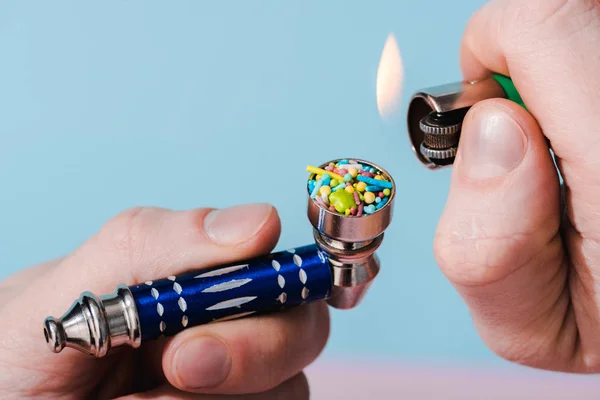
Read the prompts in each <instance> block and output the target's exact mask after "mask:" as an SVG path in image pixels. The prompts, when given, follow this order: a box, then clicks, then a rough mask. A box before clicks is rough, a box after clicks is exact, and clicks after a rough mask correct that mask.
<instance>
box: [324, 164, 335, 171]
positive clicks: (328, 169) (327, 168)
mask: <svg viewBox="0 0 600 400" xmlns="http://www.w3.org/2000/svg"><path fill="white" fill-rule="evenodd" d="M325 171H329V172H331V171H333V165H328V166H326V167H325Z"/></svg>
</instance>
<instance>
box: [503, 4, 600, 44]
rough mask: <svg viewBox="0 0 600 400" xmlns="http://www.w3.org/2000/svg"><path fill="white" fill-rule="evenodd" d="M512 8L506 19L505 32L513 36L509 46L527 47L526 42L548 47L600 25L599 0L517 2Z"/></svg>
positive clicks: (507, 9)
mask: <svg viewBox="0 0 600 400" xmlns="http://www.w3.org/2000/svg"><path fill="white" fill-rule="evenodd" d="M511 5H512V7H507V8H506V12H505V13H504V15H503V20H502V26H504V32H505V33H508V32H511V33H512V36H511V37H510V39H511V40H509V41H508V43H507V45H508V46H509V47H515V48H516V46H519V48H523V41H528V42H531V43H532V44H536V45H537V46H542V47H547V46H548V45H549V44H550V43H551V42H553V41H555V40H565V39H568V38H569V37H571V35H573V34H574V33H576V32H580V31H582V30H585V29H586V28H587V27H589V26H590V25H596V26H597V25H598V23H599V22H600V2H598V0H529V1H522V0H513V1H512V4H511ZM505 37H506V36H505Z"/></svg>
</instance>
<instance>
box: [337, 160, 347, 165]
mask: <svg viewBox="0 0 600 400" xmlns="http://www.w3.org/2000/svg"><path fill="white" fill-rule="evenodd" d="M337 163H338V165H340V164H348V160H340V161H338V162H337Z"/></svg>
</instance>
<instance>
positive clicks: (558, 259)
mask: <svg viewBox="0 0 600 400" xmlns="http://www.w3.org/2000/svg"><path fill="white" fill-rule="evenodd" d="M559 225H560V194H559V181H558V174H557V172H556V168H555V167H554V163H553V161H552V157H551V155H550V152H549V149H548V146H547V144H546V142H545V139H544V136H543V135H542V133H541V131H540V128H539V126H538V125H537V122H536V121H535V120H534V118H533V117H532V116H531V115H530V114H529V113H527V112H526V111H525V110H523V109H522V108H520V107H518V106H517V105H515V104H513V103H510V102H508V101H506V100H488V101H485V102H481V103H479V104H478V105H476V106H474V107H473V108H472V109H471V110H470V111H469V113H468V115H467V117H466V118H465V121H464V125H463V129H462V133H461V139H460V147H459V152H458V154H457V158H456V162H455V164H454V170H453V175H452V184H451V189H450V194H449V198H448V202H447V205H446V208H445V210H444V213H443V215H442V218H441V220H440V223H439V226H438V229H437V232H436V238H435V245H434V247H435V254H436V259H437V261H438V263H439V265H440V268H441V269H442V271H443V273H444V274H445V275H446V276H447V277H448V279H449V280H450V281H451V283H452V284H453V285H454V286H455V287H456V289H457V290H458V291H459V293H460V295H461V296H462V297H463V299H464V300H465V302H466V303H467V306H468V307H469V309H470V311H471V313H472V316H473V319H474V323H475V325H476V327H477V329H478V331H479V333H480V335H481V337H482V339H483V340H484V341H485V342H486V344H487V345H488V346H489V347H490V348H491V349H492V350H493V351H495V352H496V353H497V354H499V355H500V356H502V357H504V358H507V359H510V360H512V361H525V360H526V361H527V363H528V364H530V365H542V364H543V365H545V366H547V365H548V364H547V362H548V360H537V359H536V358H537V357H542V355H543V356H544V357H550V356H552V357H555V356H556V351H562V350H557V349H552V348H550V346H552V347H553V348H554V347H555V346H556V342H555V340H556V339H558V337H559V336H561V335H564V332H561V326H562V321H563V319H564V317H565V315H566V309H567V307H568V297H567V292H566V291H565V290H564V288H565V282H566V266H565V265H564V254H563V248H562V242H561V239H560V235H559V233H558V232H559ZM542 346H548V348H544V349H543V352H542V349H541V348H540V347H542ZM558 347H560V346H558ZM556 358H558V357H556Z"/></svg>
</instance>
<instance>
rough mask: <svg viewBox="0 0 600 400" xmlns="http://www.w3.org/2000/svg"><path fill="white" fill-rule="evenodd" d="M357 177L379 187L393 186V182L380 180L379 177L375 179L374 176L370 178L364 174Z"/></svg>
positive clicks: (388, 187) (389, 187)
mask: <svg viewBox="0 0 600 400" xmlns="http://www.w3.org/2000/svg"><path fill="white" fill-rule="evenodd" d="M356 179H358V180H359V181H361V182H364V183H366V184H368V185H373V186H379V187H382V188H387V189H391V188H392V182H388V181H380V180H378V179H373V178H369V177H368V176H362V175H359V176H357V177H356Z"/></svg>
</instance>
